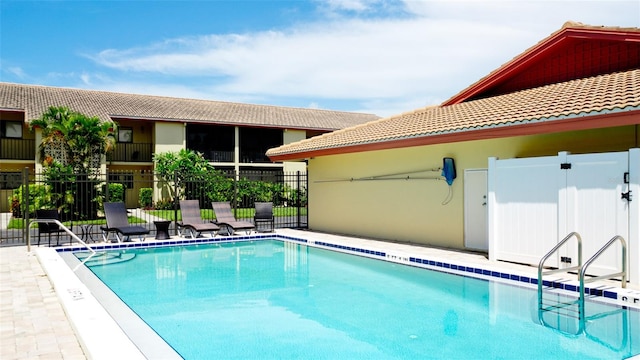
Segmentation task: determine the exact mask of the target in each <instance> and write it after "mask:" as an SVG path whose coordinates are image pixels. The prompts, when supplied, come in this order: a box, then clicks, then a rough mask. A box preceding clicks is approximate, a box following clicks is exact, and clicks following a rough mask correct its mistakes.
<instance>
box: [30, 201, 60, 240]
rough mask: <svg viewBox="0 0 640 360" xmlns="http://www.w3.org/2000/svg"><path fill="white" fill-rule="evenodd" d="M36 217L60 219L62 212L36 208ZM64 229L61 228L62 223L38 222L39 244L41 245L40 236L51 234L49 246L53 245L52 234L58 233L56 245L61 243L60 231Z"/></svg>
mask: <svg viewBox="0 0 640 360" xmlns="http://www.w3.org/2000/svg"><path fill="white" fill-rule="evenodd" d="M36 219H52V220H60V214H59V213H58V210H55V209H54V210H44V209H43V210H36ZM63 232H64V230H62V228H60V225H58V224H56V223H54V222H50V223H47V222H38V246H40V236H41V235H42V234H47V235H48V236H49V246H51V234H56V245H60V233H63Z"/></svg>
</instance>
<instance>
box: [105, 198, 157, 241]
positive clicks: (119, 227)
mask: <svg viewBox="0 0 640 360" xmlns="http://www.w3.org/2000/svg"><path fill="white" fill-rule="evenodd" d="M104 216H105V218H106V219H107V225H106V226H101V227H100V230H102V238H103V239H104V241H105V242H108V241H109V234H111V233H114V234H115V236H116V240H118V242H122V241H130V237H131V236H139V237H140V241H144V235H147V234H148V233H149V229H147V228H145V227H144V226H140V225H131V224H129V218H128V216H127V208H125V206H124V203H123V202H111V203H104Z"/></svg>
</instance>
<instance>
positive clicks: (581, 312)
mask: <svg viewBox="0 0 640 360" xmlns="http://www.w3.org/2000/svg"><path fill="white" fill-rule="evenodd" d="M574 237H575V238H576V240H577V241H578V265H576V266H572V267H568V268H559V269H552V270H547V271H544V272H543V267H544V263H545V262H546V261H547V260H548V259H549V257H551V255H553V254H554V253H555V252H557V251H558V250H559V249H560V247H562V246H563V245H564V244H565V243H566V242H567V241H569V240H570V239H572V238H574ZM616 241H620V243H621V244H622V271H620V272H617V273H614V274H607V275H601V276H594V277H590V278H588V279H585V277H586V273H587V269H588V267H589V265H591V264H592V263H593V262H594V261H595V260H596V259H597V258H598V257H600V255H602V253H604V252H605V251H606V250H607V249H608V248H609V247H611V246H612V245H613V244H614V243H615V242H616ZM574 270H577V274H578V280H579V292H580V297H579V298H578V301H577V303H578V318H579V327H578V333H577V334H576V335H578V334H580V333H582V332H585V323H586V314H585V305H584V304H585V286H584V285H585V284H586V283H590V282H594V281H597V280H602V279H612V278H616V277H619V276H620V277H621V283H622V287H623V288H626V286H627V244H626V241H625V240H624V238H623V237H622V236H621V235H616V236H614V237H613V238H612V239H611V240H609V241H608V242H607V243H606V244H605V245H604V246H602V248H600V250H598V251H597V252H596V253H595V254H594V255H593V256H592V257H591V258H589V260H587V261H586V262H585V263H584V264H582V237H581V236H580V234H578V233H577V232H575V231H574V232H571V233H569V235H567V236H566V237H565V238H564V239H562V240H561V241H560V242H559V243H558V244H556V246H554V247H553V248H552V249H551V250H550V251H549V252H548V253H547V254H545V255H544V256H543V257H542V259H540V263H539V264H538V320H539V321H540V323H541V324H543V325H545V326H547V324H546V322H545V321H544V318H543V316H542V314H543V312H545V311H550V310H552V309H560V308H563V307H567V306H571V305H575V303H576V301H572V302H567V303H562V304H561V306H559V305H554V306H550V307H547V308H544V307H543V305H544V304H543V297H542V294H543V285H544V284H543V275H549V274H555V273H561V272H566V273H568V272H570V271H574ZM595 316H598V315H595Z"/></svg>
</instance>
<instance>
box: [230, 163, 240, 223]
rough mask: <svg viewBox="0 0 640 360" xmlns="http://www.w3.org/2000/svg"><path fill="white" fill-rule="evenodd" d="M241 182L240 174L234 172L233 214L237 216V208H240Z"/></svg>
mask: <svg viewBox="0 0 640 360" xmlns="http://www.w3.org/2000/svg"><path fill="white" fill-rule="evenodd" d="M239 180H240V173H239V172H236V171H235V170H234V171H233V201H232V206H233V214H234V215H235V214H236V210H237V206H238V181H239Z"/></svg>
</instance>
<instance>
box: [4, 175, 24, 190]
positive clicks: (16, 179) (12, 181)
mask: <svg viewBox="0 0 640 360" xmlns="http://www.w3.org/2000/svg"><path fill="white" fill-rule="evenodd" d="M20 185H22V173H19V172H5V173H0V190H5V189H17V188H19V187H20Z"/></svg>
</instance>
